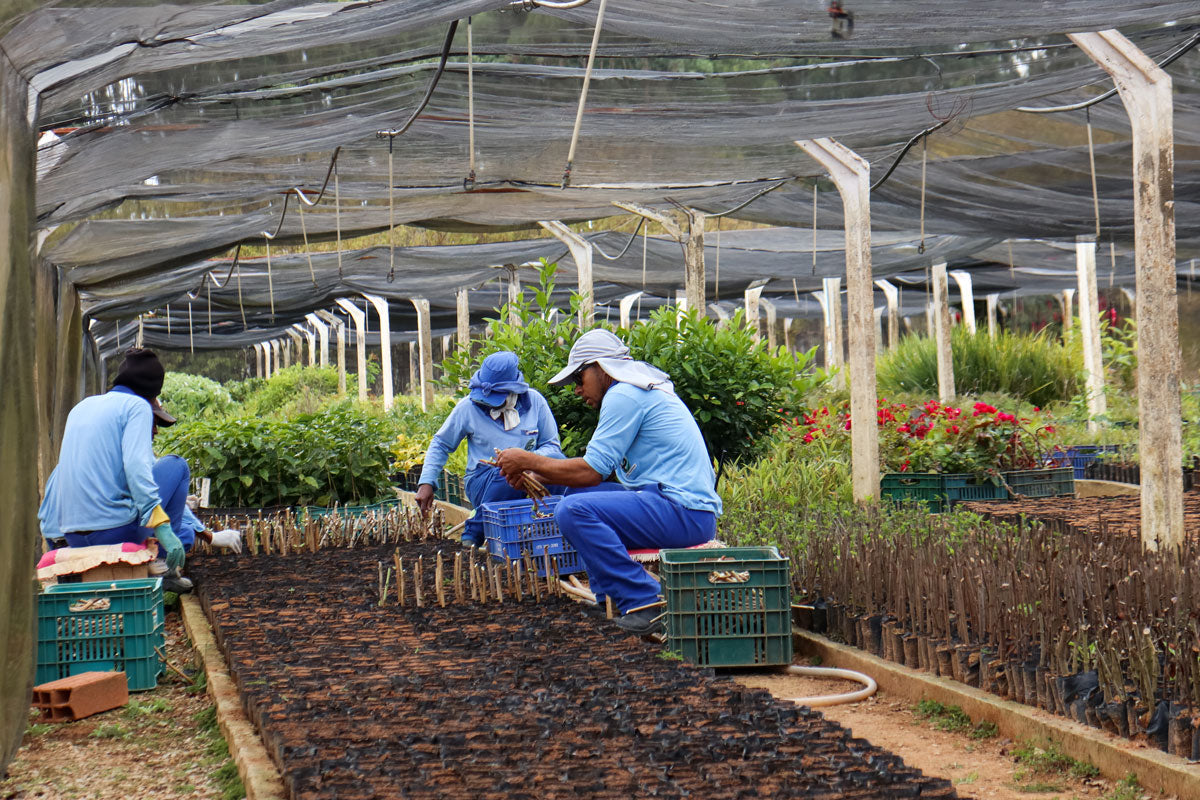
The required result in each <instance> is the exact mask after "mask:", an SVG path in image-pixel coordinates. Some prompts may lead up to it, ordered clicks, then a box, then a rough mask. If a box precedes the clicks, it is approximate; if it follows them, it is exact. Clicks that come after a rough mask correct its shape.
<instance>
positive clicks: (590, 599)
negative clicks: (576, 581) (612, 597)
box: [558, 576, 596, 605]
mask: <svg viewBox="0 0 1200 800" xmlns="http://www.w3.org/2000/svg"><path fill="white" fill-rule="evenodd" d="M572 577H574V576H572ZM558 586H559V588H560V589H562V590H563V591H564V592H566V593H567V594H569V595H570V596H571V597H574V598H575V599H577V600H582V601H584V602H585V603H591V604H592V605H596V595H594V594H592V593H591V592H590V591H588V590H587V589H585V588H583V587H582V586H572V585H571V584H570V583H568V582H567V581H562V580H560V581H559V582H558Z"/></svg>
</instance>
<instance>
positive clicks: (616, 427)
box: [497, 329, 721, 633]
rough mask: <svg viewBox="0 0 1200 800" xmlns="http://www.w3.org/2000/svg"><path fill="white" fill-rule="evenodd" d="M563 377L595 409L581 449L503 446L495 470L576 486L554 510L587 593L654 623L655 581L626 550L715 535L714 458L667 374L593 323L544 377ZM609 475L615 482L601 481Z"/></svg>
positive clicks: (625, 619) (624, 620)
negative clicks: (555, 456)
mask: <svg viewBox="0 0 1200 800" xmlns="http://www.w3.org/2000/svg"><path fill="white" fill-rule="evenodd" d="M569 381H574V382H575V383H576V388H575V393H576V394H578V395H579V396H580V397H582V398H583V400H584V402H586V403H587V404H588V405H590V406H591V407H592V408H596V409H599V411H600V419H599V421H598V422H597V424H596V432H595V433H594V434H593V435H592V438H591V441H589V442H588V446H587V452H586V453H585V454H584V455H583V456H582V457H581V458H568V459H563V460H552V459H546V458H540V457H538V455H537V454H536V453H530V452H524V451H521V450H505V451H504V452H503V453H501V454H500V455H499V456H498V457H497V461H498V463H499V465H500V471H501V472H502V473H503V475H504V476H505V478H507V479H508V480H509V481H512V482H515V483H517V482H519V481H520V479H521V473H522V472H524V471H526V470H532V471H534V472H537V473H538V474H540V475H541V476H542V477H543V478H544V479H545V480H546V481H548V482H553V483H556V484H562V485H564V486H568V487H573V488H572V489H571V490H570V491H569V492H568V494H567V496H566V497H564V498H563V499H562V500H560V501H559V503H558V505H557V507H556V508H555V510H554V516H555V519H556V520H557V521H558V527H559V529H560V530H561V531H562V534H563V536H564V537H565V538H566V539H567V541H569V542H570V543H571V544H572V545H573V546H574V547H575V549H576V550H578V551H579V555H580V557H581V558H582V559H583V563H584V566H585V567H586V568H587V573H588V580H589V582H590V583H591V587H592V590H593V592H595V594H596V597H597V599H600V600H601V602H603V598H604V597H608V598H611V599H612V600H613V601H614V602H615V603H616V606H617V608H618V610H620V611H621V612H622V614H623V616H622V617H621V618H620V619H618V620H617V624H618V625H620V626H621V627H622V628H624V629H625V630H628V631H630V632H633V633H650V632H654V631H656V630H658V629H659V627H660V625H659V624H658V623H657V622H656V621H655V619H656V618H657V617H658V616H659V613H660V612H658V611H657V610H654V609H647V608H645V607H646V606H649V605H651V604H653V603H655V602H656V601H657V600H658V593H659V584H658V581H656V580H655V579H654V578H652V577H650V576H649V575H648V574H647V573H646V571H645V570H644V569H643V568H642V566H641V565H640V564H638V563H637V562H636V561H634V560H633V559H632V558H631V557H630V556H629V552H628V551H629V550H630V549H642V548H669V547H692V546H694V545H698V544H703V543H705V542H707V541H709V540H711V539H712V538H713V537H714V536H715V535H716V529H717V516H718V515H719V514H720V513H721V498H720V497H718V496H717V492H716V475H715V474H714V473H713V468H712V460H711V459H710V458H709V455H708V449H707V448H706V447H705V445H704V438H703V437H702V436H701V434H700V428H699V426H698V425H697V424H696V420H695V418H694V417H692V413H691V412H690V411H689V410H688V408H687V406H685V405H684V404H683V401H682V400H680V399H679V398H678V397H677V396H676V395H675V389H674V386H673V385H672V384H671V380H670V376H669V375H667V374H666V373H665V372H663V371H662V370H659V369H657V368H655V367H653V366H651V365H650V364H646V363H644V362H642V361H635V360H633V359H632V358H630V356H629V348H628V347H626V346H625V345H624V344H622V343H621V340H620V339H618V338H617V337H616V336H615V335H613V334H612V333H611V332H609V331H606V330H601V329H597V330H592V331H588V332H587V333H585V334H583V335H582V336H580V337H579V338H578V339H577V340H576V341H575V344H574V346H572V347H571V353H570V356H569V358H568V361H567V366H566V367H564V368H563V369H562V371H561V372H559V373H558V374H557V375H555V376H554V377H553V378H552V379H551V380H550V383H551V385H556V386H557V385H562V384H565V383H567V382H569ZM612 474H616V476H617V478H618V480H619V481H620V483H619V484H614V483H602V481H603V480H604V479H605V478H606V477H607V476H609V475H612ZM589 487H590V488H589ZM639 609H640V610H639Z"/></svg>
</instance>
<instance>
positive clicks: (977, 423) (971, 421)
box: [788, 398, 1055, 481]
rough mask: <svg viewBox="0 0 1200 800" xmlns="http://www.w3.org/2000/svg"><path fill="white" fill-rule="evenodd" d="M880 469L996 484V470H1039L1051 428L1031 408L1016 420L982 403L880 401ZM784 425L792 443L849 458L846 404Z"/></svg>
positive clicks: (817, 410) (823, 408) (819, 409)
mask: <svg viewBox="0 0 1200 800" xmlns="http://www.w3.org/2000/svg"><path fill="white" fill-rule="evenodd" d="M875 417H876V423H877V425H878V427H879V458H880V466H881V468H882V469H883V470H884V471H885V472H939V473H972V474H974V475H976V476H978V477H980V478H984V479H991V480H994V481H998V480H999V476H1000V473H1001V472H1005V471H1009V470H1019V469H1035V468H1037V467H1040V466H1042V457H1041V454H1042V453H1045V452H1047V451H1048V450H1050V449H1051V447H1050V444H1049V440H1050V439H1051V438H1052V437H1053V435H1054V433H1055V429H1054V426H1053V425H1052V424H1050V421H1049V420H1048V419H1043V418H1042V417H1041V413H1040V412H1039V411H1037V410H1036V409H1035V410H1034V416H1033V417H1018V416H1017V415H1016V414H1012V413H1008V412H1006V411H1001V410H1000V409H998V408H996V407H995V406H992V405H989V404H987V403H982V402H980V403H975V404H974V405H973V406H970V407H969V408H965V409H964V408H960V407H958V406H954V405H948V404H944V403H940V402H938V401H937V400H929V401H926V402H925V403H923V404H922V405H918V406H909V405H907V404H905V403H901V402H889V401H887V400H886V399H882V398H881V399H880V400H879V402H878V408H877V409H876V412H875ZM793 423H794V424H792V425H790V426H788V427H789V428H790V431H789V433H790V435H791V438H792V439H793V441H796V442H797V443H801V444H804V445H816V444H819V445H821V447H820V450H821V454H822V455H823V456H825V457H833V456H838V455H845V456H847V457H848V455H849V444H850V443H849V440H850V434H849V431H850V428H851V425H850V411H849V406H848V404H847V405H843V406H841V407H840V408H839V407H833V408H831V407H829V406H819V407H817V408H814V409H811V410H809V411H806V412H804V414H803V415H802V416H800V417H797V418H796V419H795V420H794V421H793Z"/></svg>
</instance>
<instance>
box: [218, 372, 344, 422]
mask: <svg viewBox="0 0 1200 800" xmlns="http://www.w3.org/2000/svg"><path fill="white" fill-rule="evenodd" d="M349 380H350V378H349V376H347V381H349ZM256 382H257V379H256ZM337 388H338V377H337V369H336V368H335V367H306V366H302V365H300V364H293V365H292V366H290V367H287V368H285V369H281V370H279V372H276V373H275V374H274V375H272V376H271V377H270V378H267V379H266V380H264V381H261V382H258V385H257V387H256V388H255V389H254V390H253V391H252V392H250V393H249V394H248V395H247V396H246V397H245V399H244V400H243V401H242V411H243V412H244V413H247V414H255V415H259V416H262V415H264V414H274V413H279V412H286V411H288V410H296V411H307V412H313V411H315V410H316V409H317V408H318V407H319V406H320V405H321V403H322V402H324V401H326V400H328V399H330V398H332V397H333V396H334V395H336V394H337Z"/></svg>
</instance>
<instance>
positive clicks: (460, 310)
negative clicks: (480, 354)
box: [454, 286, 471, 350]
mask: <svg viewBox="0 0 1200 800" xmlns="http://www.w3.org/2000/svg"><path fill="white" fill-rule="evenodd" d="M468 291H469V290H468V289H467V287H465V286H464V287H463V288H461V289H459V290H458V291H457V292H455V294H454V299H455V322H456V323H457V324H458V349H460V350H462V349H464V348H467V347H470V346H471V304H470V302H469V297H468V294H467V293H468Z"/></svg>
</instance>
